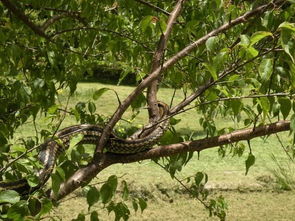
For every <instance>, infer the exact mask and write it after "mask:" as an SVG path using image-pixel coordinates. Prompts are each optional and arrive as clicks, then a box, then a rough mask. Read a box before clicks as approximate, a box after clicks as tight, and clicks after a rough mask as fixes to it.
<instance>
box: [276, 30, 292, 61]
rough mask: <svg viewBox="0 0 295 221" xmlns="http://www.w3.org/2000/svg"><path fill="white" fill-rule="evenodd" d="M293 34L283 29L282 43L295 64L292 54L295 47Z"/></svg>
mask: <svg viewBox="0 0 295 221" xmlns="http://www.w3.org/2000/svg"><path fill="white" fill-rule="evenodd" d="M291 32H292V31H290V30H289V29H283V30H282V31H281V38H280V42H281V45H282V48H283V49H284V51H285V52H286V53H287V54H288V55H289V57H290V58H291V60H292V62H293V63H294V62H295V61H294V57H293V55H292V53H293V54H294V50H295V45H294V41H293V39H292V33H291Z"/></svg>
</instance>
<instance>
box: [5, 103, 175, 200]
mask: <svg viewBox="0 0 295 221" xmlns="http://www.w3.org/2000/svg"><path fill="white" fill-rule="evenodd" d="M158 109H159V117H158V119H157V122H151V123H150V124H148V125H146V126H145V127H143V128H141V129H140V130H138V131H137V132H135V133H134V134H133V135H131V136H130V137H129V138H126V139H123V138H120V137H119V136H118V135H116V134H115V132H113V131H112V132H111V134H110V136H109V139H108V140H107V143H106V145H105V149H106V152H108V153H112V154H122V155H123V154H136V153H140V152H143V151H146V150H148V149H150V148H151V147H152V146H154V145H155V144H156V143H157V142H158V141H159V139H160V138H161V137H162V136H163V134H164V132H165V131H166V130H167V128H168V126H169V117H168V115H169V106H168V105H167V104H165V103H163V102H160V101H158ZM103 130H104V127H103V126H101V125H94V124H79V125H74V126H69V127H66V128H64V129H61V130H59V131H57V132H56V134H55V136H54V138H51V139H48V140H46V141H45V142H44V143H42V144H41V145H40V148H39V153H38V160H39V161H40V163H41V164H42V169H40V170H39V171H37V173H36V176H37V177H38V179H39V183H38V185H37V186H35V187H31V186H30V185H29V183H28V180H27V179H26V178H23V179H19V180H17V181H12V182H6V181H1V182H0V191H3V190H15V191H17V192H18V193H19V194H20V195H27V194H29V193H31V192H34V191H36V190H38V189H40V188H41V187H42V186H44V184H45V183H46V182H47V180H48V179H49V178H50V175H51V173H52V171H53V169H54V166H55V162H56V160H57V158H58V156H59V155H60V154H61V153H63V152H65V150H67V149H68V148H69V145H70V141H71V138H73V137H74V136H77V135H79V134H81V135H82V139H81V141H80V142H79V144H97V143H98V142H99V140H100V137H101V135H102V133H103Z"/></svg>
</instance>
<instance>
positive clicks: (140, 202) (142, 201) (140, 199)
mask: <svg viewBox="0 0 295 221" xmlns="http://www.w3.org/2000/svg"><path fill="white" fill-rule="evenodd" d="M138 204H139V206H140V209H141V212H143V211H144V210H145V209H146V208H147V203H146V201H145V200H144V199H143V198H138Z"/></svg>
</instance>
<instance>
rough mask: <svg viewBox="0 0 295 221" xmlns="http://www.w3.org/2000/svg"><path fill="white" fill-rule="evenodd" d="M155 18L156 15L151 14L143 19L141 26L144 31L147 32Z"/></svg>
mask: <svg viewBox="0 0 295 221" xmlns="http://www.w3.org/2000/svg"><path fill="white" fill-rule="evenodd" d="M153 18H154V16H151V15H149V16H146V17H144V18H143V19H142V20H141V22H140V27H141V30H142V31H143V32H145V31H146V30H147V28H148V27H149V26H150V24H151V21H152V19H153Z"/></svg>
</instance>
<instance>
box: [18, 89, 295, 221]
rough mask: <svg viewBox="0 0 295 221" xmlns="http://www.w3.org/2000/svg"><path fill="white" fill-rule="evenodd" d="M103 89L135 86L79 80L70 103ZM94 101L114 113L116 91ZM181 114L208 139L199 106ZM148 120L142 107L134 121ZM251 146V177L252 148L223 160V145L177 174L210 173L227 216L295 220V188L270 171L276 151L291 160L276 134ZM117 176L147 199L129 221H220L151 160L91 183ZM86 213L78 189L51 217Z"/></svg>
mask: <svg viewBox="0 0 295 221" xmlns="http://www.w3.org/2000/svg"><path fill="white" fill-rule="evenodd" d="M102 87H109V88H112V89H114V90H116V91H117V93H118V94H119V96H120V99H124V98H125V97H126V96H127V95H128V94H129V92H130V91H132V89H133V88H132V87H127V86H114V85H102V84H98V83H80V84H79V85H78V90H77V92H76V93H75V95H74V96H73V97H72V98H71V99H70V106H73V105H74V104H75V103H76V102H78V101H84V102H87V101H90V100H92V94H93V92H94V91H95V90H97V89H99V88H102ZM60 93H61V94H60V98H59V99H60V101H61V103H65V101H66V94H67V92H66V91H61V92H60ZM172 94H173V91H172V90H171V89H161V90H160V92H159V100H162V101H165V102H166V103H170V99H171V96H172ZM182 99H183V96H182V93H181V92H180V91H177V93H176V96H175V98H174V104H176V103H177V102H179V101H181V100H182ZM92 101H93V100H92ZM95 103H96V106H97V109H96V112H97V113H100V114H101V113H103V115H104V116H108V115H110V114H111V113H112V112H113V111H114V110H115V108H116V106H117V104H118V103H117V98H116V96H115V94H114V93H113V92H112V91H108V92H107V93H105V94H104V95H103V96H102V97H101V98H100V99H99V100H98V101H95ZM131 115H132V112H131V111H130V110H129V111H128V112H127V114H125V115H124V117H123V118H124V119H130V117H131ZM177 118H181V122H180V123H179V124H178V125H177V130H178V131H181V132H182V133H191V132H195V133H194V136H195V137H196V138H202V137H203V133H202V130H201V127H200V126H199V115H198V114H197V112H196V111H195V110H191V111H189V112H186V113H184V114H181V115H179V116H177ZM216 120H217V122H218V124H217V125H218V128H219V129H220V128H223V127H225V126H231V127H236V126H237V125H236V124H235V123H233V122H232V120H231V119H230V118H228V119H226V118H222V119H216ZM48 121H49V120H48V119H46V118H45V117H40V119H39V121H38V127H37V129H41V128H45V127H46V124H47V123H48ZM146 121H147V111H146V110H143V111H142V113H140V114H139V116H138V117H137V118H136V119H135V120H134V122H132V123H133V124H134V125H142V124H144V123H145V122H146ZM74 123H75V120H74V118H73V117H67V118H66V120H65V121H64V122H63V124H62V126H68V125H71V124H74ZM121 123H122V124H124V123H125V122H124V121H122V122H121ZM125 124H126V123H125ZM32 128H33V127H32V124H31V123H28V124H26V125H25V126H23V127H22V128H20V130H19V131H18V136H30V135H32V134H34V130H33V129H32ZM279 136H280V137H281V139H282V140H287V139H290V138H289V137H288V133H281V134H279ZM245 145H247V143H245ZM251 147H252V150H253V154H254V155H255V157H256V163H255V165H254V166H253V167H251V169H250V172H249V174H248V175H247V176H245V159H246V158H247V152H245V153H244V155H243V156H242V157H240V158H239V157H236V156H235V157H232V155H231V154H229V155H227V156H226V157H224V158H221V157H220V156H219V155H218V148H213V149H210V150H205V151H202V152H201V154H200V159H198V158H197V155H196V154H195V156H194V157H193V159H192V160H191V161H190V162H189V163H188V164H187V166H186V167H185V168H183V171H182V172H181V173H179V174H177V177H178V178H180V179H184V178H186V177H188V176H192V175H194V174H195V173H196V172H198V171H203V172H206V173H207V174H208V175H209V182H208V185H207V187H208V188H209V189H210V190H211V193H212V196H213V197H214V196H218V195H223V196H224V197H225V198H226V201H227V202H228V204H229V210H228V217H227V218H228V219H227V220H294V216H295V211H294V206H295V198H294V196H295V192H294V191H280V190H278V188H277V185H276V183H275V179H274V176H273V174H272V173H271V170H272V169H275V168H277V166H276V164H275V162H274V160H273V159H272V157H271V156H272V155H275V156H276V158H277V159H278V161H279V162H285V161H287V157H286V155H285V153H284V152H283V150H282V147H281V145H280V144H279V142H278V140H277V138H276V136H270V137H269V138H268V139H267V140H266V141H264V140H263V139H262V138H257V139H254V140H252V141H251ZM112 174H115V175H117V176H118V177H120V178H119V181H122V180H123V179H124V180H126V181H127V182H128V184H129V188H130V191H131V193H133V194H137V195H141V196H144V197H145V198H147V199H148V208H147V209H146V210H145V211H144V213H142V214H141V213H140V212H139V211H138V212H137V213H134V212H133V211H132V215H131V218H130V220H216V219H214V218H209V217H208V212H207V211H206V210H205V209H204V208H203V206H202V205H201V204H200V203H199V202H198V201H196V200H195V199H193V198H191V197H190V196H189V195H188V194H187V193H186V192H185V191H184V190H183V188H182V187H181V186H180V185H179V184H178V183H177V182H176V181H174V180H172V179H171V178H170V175H169V174H167V173H166V172H165V171H164V170H163V169H161V168H160V167H159V166H157V165H156V164H154V163H153V162H151V161H143V162H140V163H132V164H128V165H113V166H111V167H109V168H107V169H106V170H104V171H103V172H102V173H101V174H99V175H98V176H97V179H95V180H93V181H92V182H93V183H98V182H101V181H104V180H106V179H107V177H108V176H110V175H112ZM101 208H102V205H99V204H98V205H97V207H96V209H97V212H98V213H99V214H100V215H101V220H113V217H114V216H113V214H112V213H111V214H110V215H108V214H107V213H106V210H105V209H101ZM81 211H84V212H86V211H87V202H86V199H85V198H83V197H81V190H77V191H76V192H75V193H73V194H71V195H70V196H69V197H68V198H66V199H65V200H63V202H62V203H61V204H60V206H59V207H58V208H56V209H55V212H54V213H53V214H52V215H53V216H58V217H61V218H62V219H63V220H71V218H75V217H76V216H77V215H78V214H79V212H81Z"/></svg>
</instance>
